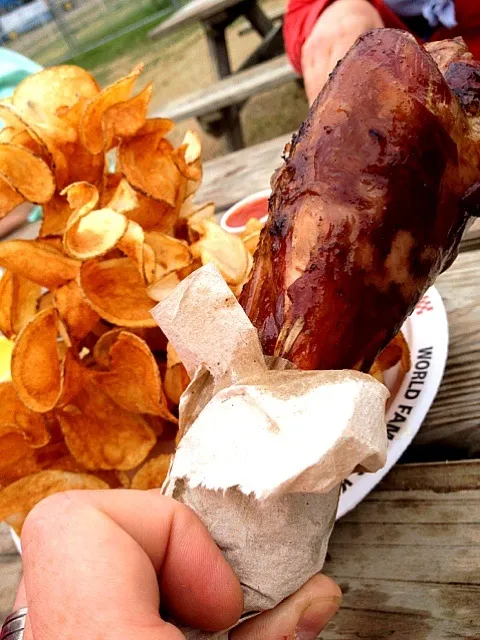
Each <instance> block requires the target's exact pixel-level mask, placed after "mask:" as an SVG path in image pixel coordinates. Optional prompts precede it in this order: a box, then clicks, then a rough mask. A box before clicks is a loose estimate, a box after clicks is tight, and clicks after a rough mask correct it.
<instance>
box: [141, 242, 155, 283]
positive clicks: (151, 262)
mask: <svg viewBox="0 0 480 640" xmlns="http://www.w3.org/2000/svg"><path fill="white" fill-rule="evenodd" d="M156 269H157V264H156V262H155V251H154V250H153V249H152V247H151V246H150V245H149V244H147V243H144V245H143V275H144V276H145V282H146V283H147V284H151V283H152V282H153V281H154V280H155V274H156Z"/></svg>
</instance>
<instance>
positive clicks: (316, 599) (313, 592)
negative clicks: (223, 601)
mask: <svg viewBox="0 0 480 640" xmlns="http://www.w3.org/2000/svg"><path fill="white" fill-rule="evenodd" d="M341 600H342V592H341V591H340V588H339V587H338V585H337V584H335V582H333V580H331V579H330V578H327V576H324V575H321V574H318V575H316V576H313V578H310V580H309V581H308V582H306V583H305V584H304V585H303V587H301V588H300V589H299V590H298V591H297V592H296V593H294V594H293V595H291V596H289V597H288V598H286V599H285V600H283V602H281V603H280V604H279V605H277V606H276V607H274V608H273V609H270V611H265V612H264V613H261V614H260V615H258V616H256V617H254V618H250V620H247V621H246V622H243V623H242V624H241V625H239V626H238V627H236V628H235V629H233V630H232V631H231V632H230V636H229V638H230V640H278V638H295V640H316V638H317V637H318V634H319V633H320V632H321V631H322V629H323V628H324V627H325V625H326V624H327V623H328V622H329V620H330V619H331V618H332V617H333V616H334V615H335V613H336V612H337V610H338V607H339V606H340V602H341Z"/></svg>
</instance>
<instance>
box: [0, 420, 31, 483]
mask: <svg viewBox="0 0 480 640" xmlns="http://www.w3.org/2000/svg"><path fill="white" fill-rule="evenodd" d="M39 470H40V469H39V468H38V465H37V462H36V459H35V449H33V448H32V447H31V445H30V444H29V443H28V441H27V440H26V438H25V437H24V436H23V434H22V433H20V431H17V430H15V429H14V428H13V426H12V425H2V424H0V495H1V488H3V487H4V486H6V485H8V484H10V483H11V482H15V480H18V479H19V478H22V477H23V476H26V475H28V474H30V473H36V472H37V471H39Z"/></svg>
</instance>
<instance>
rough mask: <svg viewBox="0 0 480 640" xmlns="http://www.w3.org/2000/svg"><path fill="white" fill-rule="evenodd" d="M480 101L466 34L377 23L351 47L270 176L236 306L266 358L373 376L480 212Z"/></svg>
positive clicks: (475, 67) (476, 72) (479, 84)
mask: <svg viewBox="0 0 480 640" xmlns="http://www.w3.org/2000/svg"><path fill="white" fill-rule="evenodd" d="M479 105H480V73H479V66H478V63H477V62H475V61H473V60H472V59H471V56H470V54H468V53H467V51H466V47H465V45H464V43H463V41H461V40H451V41H444V42H439V43H433V44H431V45H427V48H423V47H421V46H420V45H419V44H417V42H416V41H415V39H414V38H413V37H412V36H410V35H409V34H407V33H406V32H403V31H398V30H394V29H380V30H376V31H372V32H369V33H367V34H365V35H364V36H362V37H361V38H360V39H359V40H358V41H357V42H356V44H355V45H354V46H353V47H352V48H351V49H350V51H349V52H348V53H347V55H346V56H345V58H344V59H343V60H342V61H341V62H340V63H339V64H338V65H337V67H336V69H335V70H334V72H333V73H332V75H331V77H330V80H329V82H328V83H327V85H326V86H325V88H324V89H323V91H322V92H321V94H320V95H319V97H318V98H317V100H316V102H315V103H314V104H313V106H312V108H311V110H310V114H309V117H308V119H307V120H306V121H305V122H304V124H303V125H302V127H301V129H300V131H299V133H298V135H296V136H294V139H293V141H292V145H291V148H290V149H289V151H288V157H287V158H286V161H285V163H284V165H283V167H282V168H281V169H279V170H278V171H277V172H276V174H275V175H274V176H273V178H272V189H273V194H272V197H271V199H270V203H269V219H268V222H267V224H266V227H265V229H264V230H263V232H262V236H261V240H260V243H259V246H258V249H257V252H256V254H255V261H254V268H253V273H252V276H251V279H250V281H249V282H248V283H247V285H246V286H245V288H244V290H243V292H242V295H241V298H240V302H241V304H242V306H243V307H244V309H245V311H246V313H247V314H248V316H249V317H250V319H251V321H252V322H253V324H254V325H255V326H256V328H257V330H258V332H259V335H260V338H261V341H262V345H263V348H264V351H265V353H266V354H269V355H271V354H274V353H275V354H276V355H282V356H284V357H285V358H287V359H288V360H290V361H291V362H293V363H294V364H295V365H296V366H298V367H300V368H303V369H343V368H351V369H359V370H362V371H368V370H369V368H370V366H371V364H372V362H373V360H374V359H375V357H376V355H377V354H378V353H379V352H380V350H381V349H382V348H383V347H385V345H386V344H387V343H388V342H389V341H390V339H391V338H392V337H393V336H394V335H395V334H396V333H397V332H398V330H399V328H400V327H401V325H402V323H403V321H404V320H405V318H406V317H407V316H408V314H410V313H411V312H412V310H413V308H414V307H415V305H416V303H417V302H418V300H419V299H420V297H421V296H422V295H423V293H424V292H425V291H426V289H427V288H428V287H429V286H430V285H431V284H432V283H433V281H434V280H435V278H436V276H437V275H438V274H439V273H440V272H441V271H443V270H444V269H445V268H447V267H448V266H449V265H450V264H451V263H452V261H453V260H454V258H455V256H456V254H457V251H458V245H459V242H460V239H461V236H462V234H463V232H464V230H465V227H466V225H467V222H468V220H469V218H470V216H472V215H475V214H477V213H478V211H479V206H480V189H479V188H478V187H479V186H480V184H479V183H478V182H477V181H479V180H480V144H479V138H480V123H479V120H480V118H479V119H478V120H477V110H478V109H479ZM479 115H480V111H479Z"/></svg>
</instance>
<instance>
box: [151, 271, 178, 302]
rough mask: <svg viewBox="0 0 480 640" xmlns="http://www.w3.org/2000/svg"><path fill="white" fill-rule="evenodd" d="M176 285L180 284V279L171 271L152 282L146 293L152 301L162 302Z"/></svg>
mask: <svg viewBox="0 0 480 640" xmlns="http://www.w3.org/2000/svg"><path fill="white" fill-rule="evenodd" d="M178 284H180V278H179V277H178V275H177V273H176V272H175V271H172V272H171V273H167V275H165V276H161V277H160V278H159V279H158V280H155V282H152V284H151V285H150V286H149V287H148V289H147V292H148V295H149V296H150V298H151V299H152V300H155V301H156V302H162V301H163V300H165V298H168V296H169V295H170V294H171V293H172V291H173V290H174V289H175V287H176V286H177V285H178Z"/></svg>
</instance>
